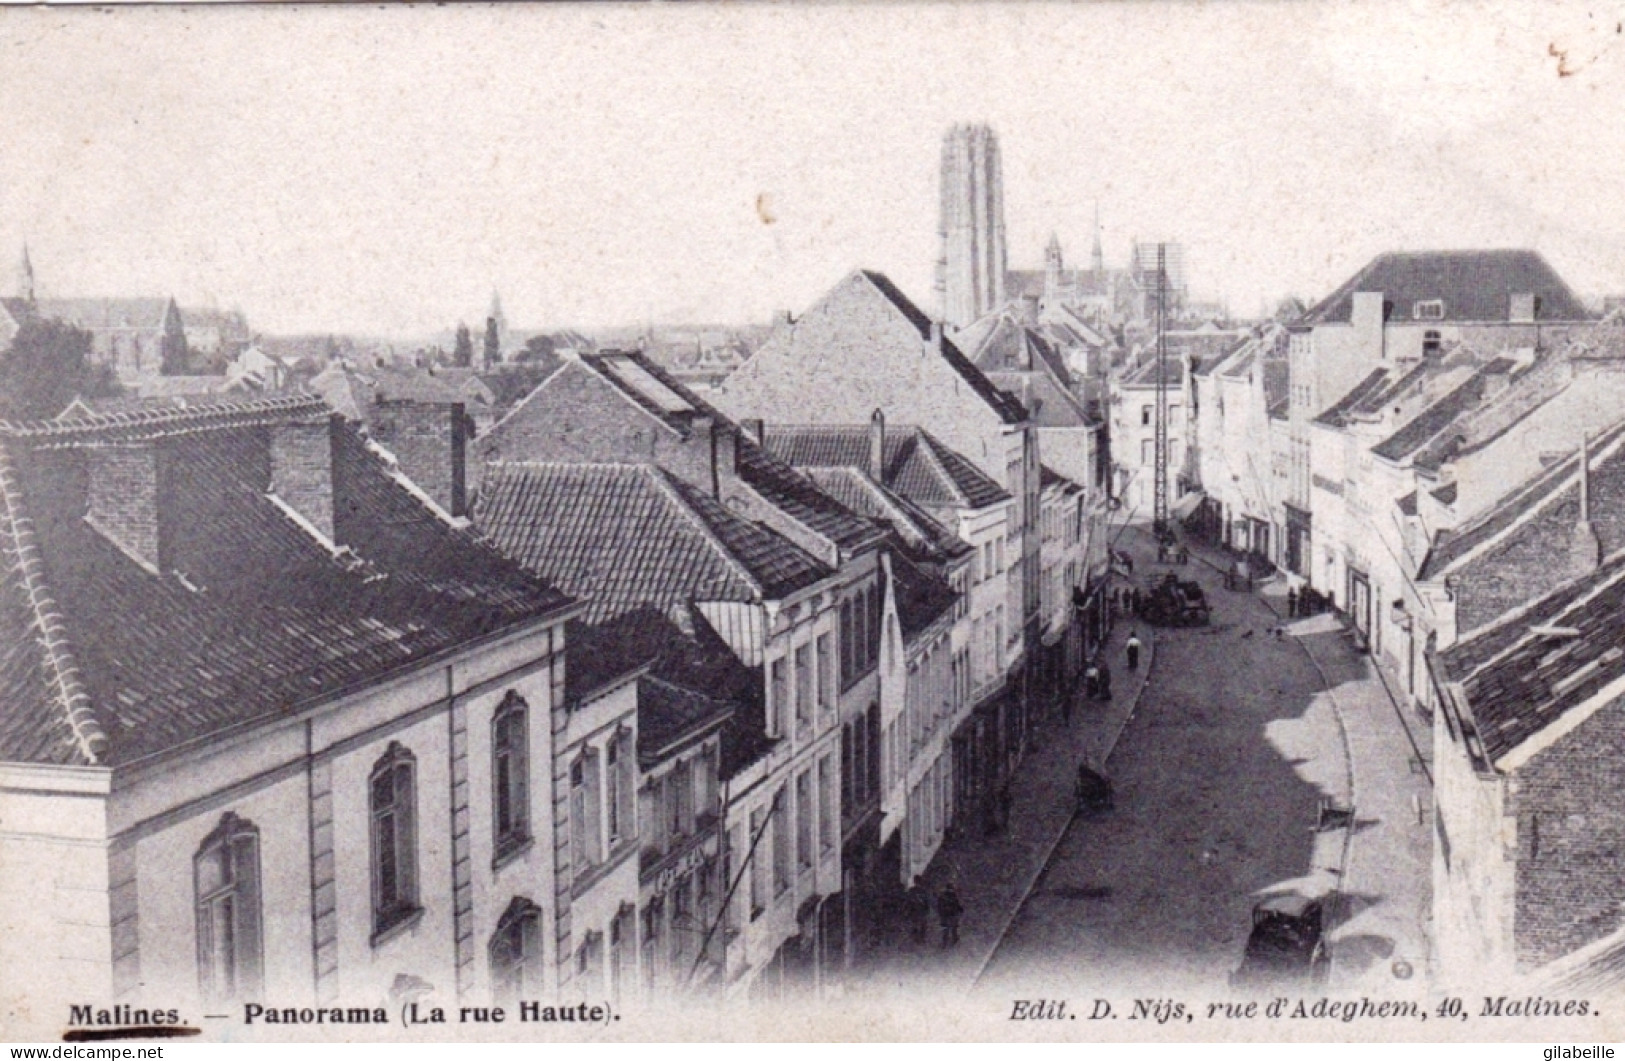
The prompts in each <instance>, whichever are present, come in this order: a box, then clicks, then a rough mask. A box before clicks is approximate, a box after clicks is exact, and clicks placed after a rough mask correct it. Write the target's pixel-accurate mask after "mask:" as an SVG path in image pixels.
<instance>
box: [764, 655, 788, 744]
mask: <svg viewBox="0 0 1625 1061" xmlns="http://www.w3.org/2000/svg"><path fill="white" fill-rule="evenodd" d="M769 672H770V674H769V676H770V678H771V685H772V688H771V689H770V690H769V692H768V696H769V698H770V699H771V701H772V703H771V710H772V718H773V733H772V734H771V735H772V736H774V737H784V736H788V735H789V733H790V715H789V711H788V710H787V709H788V708H789V706H790V705H789V703H788V701H789V697H790V687H789V682H788V680H787V679H786V677H785V668H784V659H783V657H780V658H779V659H776V660H774V661H773V663H772V666H771V667H770V668H769Z"/></svg>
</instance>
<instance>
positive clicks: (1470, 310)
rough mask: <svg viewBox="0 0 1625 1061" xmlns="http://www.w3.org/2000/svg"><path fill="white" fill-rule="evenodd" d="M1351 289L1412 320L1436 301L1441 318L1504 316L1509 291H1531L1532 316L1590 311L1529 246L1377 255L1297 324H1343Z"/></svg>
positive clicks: (1582, 315) (1565, 317)
mask: <svg viewBox="0 0 1625 1061" xmlns="http://www.w3.org/2000/svg"><path fill="white" fill-rule="evenodd" d="M1357 291H1371V292H1381V293H1382V295H1383V301H1384V302H1385V303H1387V304H1388V305H1390V306H1391V307H1392V310H1391V312H1390V313H1389V314H1387V316H1388V318H1389V319H1393V320H1401V319H1402V320H1410V319H1412V312H1413V310H1412V307H1413V306H1414V304H1415V303H1417V302H1427V301H1433V300H1438V301H1440V302H1442V303H1443V307H1442V312H1443V316H1442V317H1440V318H1437V319H1439V320H1443V321H1446V322H1451V321H1454V322H1467V321H1471V322H1476V323H1492V322H1504V321H1507V320H1509V318H1510V316H1511V308H1512V302H1511V300H1512V296H1513V295H1517V294H1531V295H1534V296H1536V299H1537V303H1536V308H1535V320H1537V321H1579V320H1588V319H1590V317H1591V313H1590V312H1589V311H1587V310H1586V308H1585V306H1584V305H1582V304H1581V302H1580V300H1579V298H1578V297H1576V295H1575V294H1574V292H1573V291H1572V290H1570V288H1569V286H1568V284H1566V283H1564V282H1563V278H1562V277H1560V276H1558V275H1557V273H1556V272H1555V271H1554V270H1553V269H1552V267H1551V266H1550V265H1548V264H1547V263H1546V259H1545V258H1543V257H1541V256H1540V254H1538V253H1537V252H1535V251H1532V250H1465V251H1415V252H1394V253H1388V254H1380V255H1378V256H1377V257H1376V258H1374V259H1373V260H1372V261H1371V263H1370V264H1368V265H1367V266H1366V267H1365V268H1363V269H1361V270H1360V271H1359V272H1358V273H1355V274H1354V276H1352V277H1351V278H1349V280H1348V281H1347V282H1346V283H1344V284H1343V286H1341V287H1339V288H1338V289H1337V290H1336V291H1333V292H1332V293H1331V294H1330V295H1328V296H1327V297H1326V298H1325V299H1324V300H1322V301H1321V302H1320V303H1319V304H1318V305H1316V306H1314V307H1313V308H1312V309H1310V310H1309V312H1308V313H1306V314H1304V316H1303V318H1302V320H1301V321H1300V322H1299V323H1301V324H1334V323H1344V324H1346V323H1348V322H1349V320H1350V317H1351V314H1352V312H1353V306H1354V294H1355V292H1357Z"/></svg>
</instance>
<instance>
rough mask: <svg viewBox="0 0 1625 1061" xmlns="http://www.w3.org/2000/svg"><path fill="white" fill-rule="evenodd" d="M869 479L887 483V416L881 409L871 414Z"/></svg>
mask: <svg viewBox="0 0 1625 1061" xmlns="http://www.w3.org/2000/svg"><path fill="white" fill-rule="evenodd" d="M869 477H870V478H871V479H873V480H874V481H875V482H877V483H880V484H882V485H884V484H885V482H886V414H885V413H883V412H881V411H880V410H879V409H876V410H875V411H874V412H872V413H870V414H869Z"/></svg>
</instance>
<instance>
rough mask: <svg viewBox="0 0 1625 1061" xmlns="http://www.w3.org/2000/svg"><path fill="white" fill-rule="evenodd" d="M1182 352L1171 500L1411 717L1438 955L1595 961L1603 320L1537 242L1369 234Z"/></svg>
mask: <svg viewBox="0 0 1625 1061" xmlns="http://www.w3.org/2000/svg"><path fill="white" fill-rule="evenodd" d="M1183 368H1184V371H1185V372H1187V373H1188V382H1187V383H1186V385H1185V389H1184V391H1183V395H1182V398H1183V400H1184V401H1185V402H1187V403H1188V405H1189V407H1190V408H1191V409H1192V410H1193V411H1194V416H1193V420H1194V424H1193V425H1192V428H1191V430H1190V433H1189V435H1188V436H1187V437H1188V438H1189V440H1190V443H1189V444H1190V457H1189V462H1188V463H1187V465H1186V467H1185V471H1186V473H1187V477H1186V479H1185V481H1184V483H1183V485H1184V486H1186V487H1187V489H1189V490H1190V494H1189V495H1188V496H1189V499H1190V502H1191V504H1189V505H1188V506H1187V507H1186V511H1187V512H1189V513H1190V515H1191V519H1190V525H1191V526H1192V527H1193V528H1195V529H1197V530H1199V531H1201V532H1204V533H1207V534H1209V535H1211V536H1212V537H1214V538H1216V539H1218V540H1220V541H1222V542H1224V543H1225V544H1227V545H1229V546H1231V547H1233V548H1234V549H1236V550H1239V551H1242V552H1246V553H1251V554H1253V555H1255V556H1256V557H1258V558H1260V559H1262V560H1265V561H1268V562H1269V563H1272V564H1274V565H1277V566H1279V567H1280V568H1281V569H1283V571H1284V572H1285V574H1286V577H1287V579H1288V580H1289V582H1290V583H1291V585H1292V586H1293V587H1294V588H1309V589H1313V590H1314V591H1316V592H1318V593H1320V594H1322V595H1323V596H1324V597H1326V598H1327V599H1329V600H1330V601H1331V602H1332V604H1333V605H1334V607H1335V608H1336V609H1337V611H1338V613H1339V614H1340V615H1341V616H1342V617H1343V618H1344V620H1345V622H1346V625H1347V628H1348V630H1349V632H1350V635H1351V636H1352V637H1353V638H1354V640H1355V642H1356V643H1357V644H1358V645H1360V646H1361V647H1363V648H1364V649H1366V650H1368V651H1369V652H1370V653H1371V654H1372V656H1373V657H1374V658H1375V659H1376V661H1377V662H1378V663H1379V664H1380V665H1381V667H1382V669H1383V674H1384V680H1385V681H1387V682H1388V683H1389V685H1390V689H1391V691H1392V692H1393V694H1394V695H1395V697H1396V699H1398V700H1399V701H1400V702H1401V703H1402V704H1405V705H1406V709H1407V710H1409V711H1414V712H1415V713H1416V714H1417V715H1418V717H1420V718H1423V719H1431V721H1432V725H1433V740H1432V748H1431V759H1432V767H1431V769H1432V772H1433V777H1434V784H1435V788H1434V808H1433V816H1432V827H1433V832H1434V836H1433V840H1434V880H1433V893H1434V919H1433V920H1434V929H1435V955H1434V957H1435V961H1436V965H1437V967H1438V968H1437V971H1438V972H1439V974H1440V975H1442V976H1445V977H1450V976H1466V977H1474V976H1476V977H1482V975H1483V974H1484V971H1485V970H1491V971H1493V972H1494V973H1496V974H1498V975H1507V976H1512V975H1531V976H1537V977H1539V978H1542V979H1543V980H1545V981H1546V982H1548V983H1567V984H1569V985H1570V986H1573V985H1576V984H1581V983H1595V982H1598V981H1597V978H1598V977H1602V978H1604V980H1606V978H1607V977H1609V976H1613V975H1614V974H1613V973H1612V972H1610V971H1609V970H1611V969H1614V968H1615V967H1616V966H1619V965H1621V964H1625V960H1622V959H1621V958H1620V956H1619V955H1620V954H1622V953H1625V944H1622V943H1621V933H1622V932H1625V885H1622V883H1621V882H1622V881H1625V877H1621V876H1620V874H1619V869H1618V850H1619V847H1618V844H1619V838H1620V836H1621V835H1622V832H1621V830H1622V828H1625V820H1622V819H1621V818H1620V816H1619V813H1618V811H1617V809H1616V808H1615V807H1614V806H1613V804H1614V802H1616V801H1615V800H1614V799H1613V793H1614V792H1615V791H1616V790H1617V785H1618V784H1619V782H1620V780H1621V777H1620V776H1619V767H1618V766H1617V763H1618V762H1621V761H1625V755H1622V753H1625V743H1622V740H1621V737H1620V735H1619V733H1620V731H1619V726H1620V723H1621V719H1622V717H1625V701H1622V700H1621V682H1620V679H1621V675H1622V671H1621V669H1620V667H1619V662H1618V661H1619V656H1620V653H1619V649H1618V648H1617V645H1618V643H1619V633H1620V631H1619V630H1617V629H1616V627H1617V626H1618V625H1619V624H1620V623H1621V622H1622V621H1625V619H1622V618H1621V612H1620V609H1619V602H1618V600H1617V599H1616V593H1615V589H1614V587H1615V585H1616V583H1617V580H1618V577H1619V568H1618V564H1617V561H1616V557H1615V551H1616V550H1617V549H1618V548H1619V547H1620V546H1621V545H1625V541H1622V540H1616V539H1617V538H1618V537H1619V533H1620V529H1619V527H1618V526H1616V520H1615V516H1616V515H1617V511H1616V506H1617V505H1618V504H1619V503H1621V502H1622V500H1625V498H1622V497H1620V496H1616V495H1617V494H1618V493H1619V491H1620V490H1621V489H1622V488H1625V482H1616V479H1618V478H1619V477H1620V476H1621V474H1622V473H1625V463H1622V462H1621V461H1620V458H1619V456H1618V454H1619V451H1620V448H1621V440H1622V432H1625V420H1622V419H1621V412H1620V410H1621V409H1622V408H1625V321H1622V319H1621V318H1620V317H1619V316H1618V315H1613V316H1610V317H1607V318H1604V319H1602V320H1598V319H1596V318H1595V317H1594V315H1592V314H1591V313H1589V312H1588V311H1587V310H1586V309H1585V307H1584V306H1583V305H1581V303H1580V302H1579V300H1578V299H1577V298H1575V296H1574V295H1573V293H1572V291H1570V289H1569V288H1568V286H1567V285H1566V284H1565V283H1564V282H1563V281H1562V279H1561V278H1560V277H1559V276H1558V275H1557V274H1556V273H1555V272H1554V271H1553V270H1552V269H1551V268H1550V266H1549V265H1547V263H1546V262H1545V261H1544V260H1543V259H1542V258H1541V257H1540V256H1539V255H1538V254H1535V253H1533V252H1529V251H1481V252H1452V253H1427V254H1385V255H1382V256H1380V257H1378V258H1377V259H1376V260H1374V261H1373V262H1371V263H1370V264H1369V265H1368V266H1366V267H1365V268H1364V269H1362V270H1361V271H1360V272H1359V273H1357V274H1356V275H1355V276H1353V277H1352V278H1351V279H1350V280H1349V281H1348V282H1347V283H1345V284H1343V285H1342V286H1341V287H1340V288H1339V289H1338V290H1337V291H1335V292H1333V294H1332V295H1331V296H1329V297H1328V298H1326V299H1325V300H1323V301H1322V302H1321V303H1319V304H1318V305H1317V306H1315V307H1313V308H1312V309H1310V310H1309V311H1308V312H1307V313H1306V314H1305V315H1304V316H1303V317H1301V318H1300V319H1298V320H1296V321H1293V322H1290V323H1287V324H1271V325H1268V326H1265V327H1263V328H1260V329H1258V330H1257V331H1256V332H1255V333H1253V334H1251V335H1249V336H1247V337H1246V338H1245V339H1244V340H1242V341H1240V342H1238V343H1237V344H1236V345H1235V346H1234V347H1233V348H1232V349H1230V350H1229V351H1227V352H1226V353H1224V354H1223V355H1221V356H1220V357H1218V358H1217V359H1216V360H1213V361H1207V362H1199V363H1194V364H1193V363H1191V362H1189V361H1187V362H1186V363H1185V365H1184V366H1183Z"/></svg>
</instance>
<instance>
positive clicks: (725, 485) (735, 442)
mask: <svg viewBox="0 0 1625 1061" xmlns="http://www.w3.org/2000/svg"><path fill="white" fill-rule="evenodd" d="M690 427H691V428H692V429H693V431H694V434H695V435H696V436H699V437H700V438H708V439H709V440H710V447H711V496H712V497H714V498H716V499H717V500H718V501H721V500H723V499H724V498H725V497H726V496H727V495H728V494H729V493H730V487H731V485H732V483H733V482H734V480H736V479H737V478H738V477H739V452H738V448H739V439H738V437H737V436H736V435H735V434H734V432H733V429H732V428H731V427H729V426H728V425H726V424H718V423H716V422H715V421H714V420H712V419H711V418H710V417H709V416H696V417H695V418H694V419H693V420H692V421H691V422H690ZM699 444H700V445H704V444H705V443H703V442H701V443H699ZM702 459H703V458H702Z"/></svg>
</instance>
